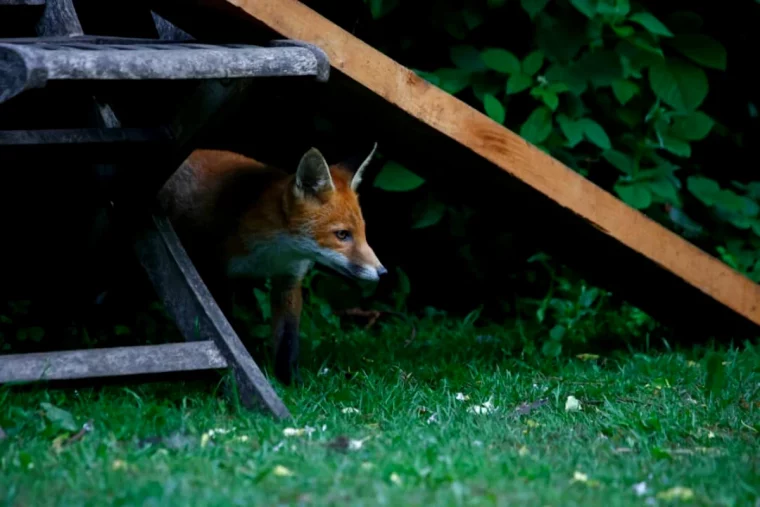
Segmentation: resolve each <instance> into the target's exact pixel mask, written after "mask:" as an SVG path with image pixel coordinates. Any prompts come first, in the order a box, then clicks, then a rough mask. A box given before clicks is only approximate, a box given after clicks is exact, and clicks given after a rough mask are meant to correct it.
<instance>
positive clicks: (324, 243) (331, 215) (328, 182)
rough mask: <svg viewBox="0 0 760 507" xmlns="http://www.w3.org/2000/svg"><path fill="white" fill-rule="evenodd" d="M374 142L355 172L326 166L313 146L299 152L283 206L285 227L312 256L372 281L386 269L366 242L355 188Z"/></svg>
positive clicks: (333, 267)
mask: <svg viewBox="0 0 760 507" xmlns="http://www.w3.org/2000/svg"><path fill="white" fill-rule="evenodd" d="M376 149H377V143H375V145H374V146H373V148H372V151H371V152H370V153H369V155H368V156H367V157H366V158H365V159H364V161H363V162H362V163H361V165H360V166H359V168H358V169H357V170H356V171H355V172H353V173H352V172H351V171H350V170H349V169H347V168H346V167H344V166H343V165H340V164H336V165H333V166H330V165H328V164H327V162H326V161H325V158H324V157H323V156H322V154H321V153H320V152H319V150H317V149H316V148H311V149H310V150H308V151H307V152H306V153H305V154H304V155H303V156H302V157H301V160H300V162H299V164H298V168H297V170H296V173H295V175H293V178H292V180H291V187H290V192H289V196H288V199H286V203H285V207H286V213H287V214H288V218H289V220H288V221H289V225H290V229H291V230H292V231H294V232H295V233H296V235H297V236H298V237H300V238H304V240H305V241H304V247H305V249H306V250H307V251H308V253H309V257H310V258H311V260H313V261H314V262H316V263H317V264H320V265H322V266H324V267H327V268H330V269H332V270H333V271H336V272H338V273H339V274H342V275H344V276H347V277H349V278H352V279H357V280H367V281H377V280H378V279H379V278H380V276H382V275H384V274H386V273H387V272H388V271H387V270H386V269H385V268H384V267H383V265H382V264H381V263H380V261H379V260H378V258H377V256H376V255H375V252H374V251H373V250H372V248H371V247H370V246H369V243H367V235H366V228H365V223H364V217H363V216H362V211H361V208H360V207H359V197H358V195H357V193H356V189H357V187H358V186H359V183H360V182H361V180H362V173H363V172H364V170H365V169H366V168H367V166H368V165H369V163H370V161H371V160H372V157H373V155H374V154H375V150H376Z"/></svg>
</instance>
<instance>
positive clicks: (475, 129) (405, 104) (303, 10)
mask: <svg viewBox="0 0 760 507" xmlns="http://www.w3.org/2000/svg"><path fill="white" fill-rule="evenodd" d="M227 1H228V2H229V4H231V5H232V6H235V7H237V8H239V9H240V10H241V11H242V12H244V13H246V14H247V15H249V16H251V17H252V18H255V20H257V21H258V22H260V23H262V24H264V25H265V26H266V27H268V28H269V29H271V30H273V31H275V32H277V33H279V34H280V35H282V36H284V37H287V38H292V39H297V40H302V41H305V42H309V43H312V44H315V45H317V46H319V47H320V48H322V49H323V50H324V51H325V52H326V54H327V55H328V57H329V59H330V63H331V65H332V66H333V68H335V69H337V70H339V71H340V72H341V73H343V74H345V75H346V76H348V77H349V78H350V79H352V80H354V81H356V82H357V83H359V84H361V85H362V86H364V87H366V88H367V89H369V90H370V91H372V92H374V93H375V94H377V95H379V96H381V97H383V98H384V99H385V100H386V101H387V102H388V103H389V105H392V106H394V107H397V108H399V109H401V110H403V111H404V112H406V113H408V114H410V115H412V116H414V117H416V118H417V119H419V120H420V121H421V122H423V123H424V124H426V125H428V126H430V127H432V128H433V129H435V130H436V131H438V132H440V133H441V134H444V135H445V136H448V137H449V138H451V139H453V140H455V141H457V142H459V143H461V144H462V145H463V146H466V147H467V148H468V149H469V150H471V151H472V152H473V153H475V154H477V155H479V156H480V157H482V158H484V159H486V160H487V161H489V162H491V163H492V164H494V165H495V166H496V167H498V168H499V169H501V170H502V171H504V172H506V173H508V174H509V175H511V176H513V177H515V178H517V179H519V180H521V181H522V182H524V183H526V184H527V185H529V186H530V187H532V188H533V189H535V190H537V191H539V192H540V193H542V194H544V195H545V196H547V197H548V198H550V199H551V200H553V201H554V202H556V203H557V204H559V205H560V206H562V207H564V208H566V209H567V210H568V211H572V212H573V213H575V214H577V215H579V216H580V217H582V218H583V219H585V220H588V221H589V222H590V223H592V224H594V225H595V226H596V227H597V228H598V229H599V230H600V231H602V232H603V233H604V234H607V235H609V236H610V237H612V238H614V239H615V240H617V241H618V242H620V243H622V244H623V245H625V246H627V247H629V248H630V249H632V250H633V251H635V252H637V253H639V254H641V255H643V256H645V257H646V258H648V259H649V260H651V261H652V262H654V263H656V264H657V265H659V266H661V267H662V268H664V269H666V270H667V271H670V272H671V273H673V274H674V275H676V276H677V277H679V278H681V279H682V280H684V281H685V282H687V283H688V284H690V285H692V286H693V287H695V288H697V289H698V290H699V291H701V292H703V293H704V294H706V295H708V296H710V297H711V298H713V299H714V300H715V301H717V302H719V303H721V304H723V305H725V306H726V307H728V308H730V309H731V310H733V311H734V312H736V313H737V314H739V315H741V316H743V317H744V318H745V319H747V320H748V321H750V322H752V323H754V324H755V325H760V286H758V285H757V284H755V283H753V282H752V281H751V280H749V279H748V278H746V277H744V276H742V275H741V274H740V273H738V272H736V271H735V270H733V269H731V268H730V267H728V266H727V265H725V264H724V263H722V262H720V261H719V260H718V259H716V258H714V257H712V256H710V255H708V254H707V253H705V252H704V251H702V250H700V249H699V248H697V247H696V246H694V245H692V244H691V243H689V242H688V241H686V240H684V239H683V238H681V237H680V236H678V235H677V234H675V233H673V232H671V231H669V230H667V229H666V228H664V227H662V226H661V225H659V224H658V223H657V222H655V221H653V220H651V219H649V218H648V217H646V216H645V215H644V214H642V213H640V212H638V211H636V210H635V209H633V208H631V207H629V206H627V205H626V204H625V203H623V202H622V201H620V200H619V199H617V198H616V197H615V196H613V195H612V194H610V193H608V192H606V191H604V190H603V189H601V188H600V187H598V186H596V185H595V184H593V183H592V182H590V181H589V180H587V179H585V178H584V177H583V176H581V175H579V174H578V173H576V172H574V171H572V170H571V169H569V168H568V167H566V166H565V165H563V164H562V163H560V162H559V161H557V160H555V159H554V158H552V157H551V156H549V155H547V154H545V153H544V152H542V151H541V150H539V149H538V148H536V147H534V146H533V145H531V144H530V143H528V142H527V141H525V140H524V139H522V138H521V137H520V136H519V135H517V134H515V133H514V132H511V131H510V130H508V129H506V128H505V127H503V126H502V125H499V124H498V123H496V122H494V121H493V120H491V119H490V118H488V117H487V116H486V115H484V114H482V113H480V112H479V111H477V110H475V109H474V108H472V107H470V106H469V105H467V104H465V103H464V102H462V101H460V100H459V99H457V98H455V97H453V96H451V95H449V94H448V93H446V92H444V91H443V90H441V89H439V88H437V87H435V86H433V85H431V84H430V83H428V82H426V81H425V80H423V79H422V78H420V77H419V76H417V75H416V74H414V73H413V72H412V71H410V70H409V69H407V68H405V67H403V66H402V65H400V64H398V63H397V62H396V61H394V60H392V59H391V58H388V57H387V56H385V55H384V54H382V53H381V52H380V51H378V50H376V49H374V48H372V47H371V46H369V45H367V44H365V43H364V42H362V41H361V40H359V39H357V38H356V37H354V36H352V35H351V34H350V33H348V32H347V31H345V30H343V29H342V28H340V27H338V26H337V25H335V24H334V23H332V22H330V21H329V20H327V19H326V18H324V17H322V16H320V15H319V14H317V13H316V12H314V11H313V10H311V9H310V8H308V7H306V6H305V5H303V4H302V3H300V2H298V1H297V0H278V1H277V2H267V1H261V0H227ZM647 283H650V284H651V283H652V282H651V281H647Z"/></svg>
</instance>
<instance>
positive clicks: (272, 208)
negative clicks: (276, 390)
mask: <svg viewBox="0 0 760 507" xmlns="http://www.w3.org/2000/svg"><path fill="white" fill-rule="evenodd" d="M373 153H374V149H373V151H372V153H371V154H370V156H369V157H367V160H366V161H365V163H364V164H362V166H361V167H360V168H359V170H358V171H357V172H361V171H362V170H363V168H364V167H366V163H367V162H368V161H369V159H370V158H371V156H372V154H373ZM360 179H361V175H360V174H358V175H357V174H356V173H353V172H351V171H350V170H348V169H347V168H345V167H344V166H342V165H339V164H334V165H332V166H328V165H327V163H326V162H325V161H324V158H322V155H321V154H319V152H318V151H316V150H314V149H312V150H310V151H309V152H307V153H306V154H304V156H303V157H302V159H301V162H300V164H299V166H298V169H297V170H296V171H295V173H287V172H285V171H282V170H280V169H277V168H273V167H270V166H267V165H265V164H262V163H260V162H258V161H256V160H253V159H251V158H248V157H245V156H242V155H240V154H237V153H232V152H228V151H220V150H196V151H195V152H193V153H192V154H191V156H190V157H188V159H187V160H186V161H185V163H184V164H183V165H182V167H180V168H179V169H178V170H177V171H176V173H175V174H174V175H172V177H171V178H170V179H169V180H168V181H167V182H166V184H165V185H164V187H163V188H162V190H161V192H160V193H159V202H160V203H161V205H162V206H163V209H164V211H165V212H166V213H167V215H168V216H169V218H170V220H171V221H172V223H173V225H174V226H175V228H176V229H177V232H178V234H179V235H180V238H182V241H183V244H185V246H186V248H187V249H188V251H189V252H190V254H191V256H193V257H194V260H195V261H196V265H198V267H199V270H200V271H202V275H203V276H204V280H207V283H209V284H210V286H211V285H215V286H217V285H219V284H220V282H219V279H222V278H229V277H252V278H271V279H272V280H273V282H274V283H273V292H272V308H273V334H274V344H275V345H274V346H275V361H276V365H275V374H276V375H277V377H278V378H279V379H280V380H281V381H283V382H284V383H286V384H288V383H290V380H291V370H293V371H294V372H295V374H296V376H298V374H297V364H296V359H297V355H298V339H297V338H298V337H297V335H298V327H299V321H300V313H301V294H300V290H301V280H302V278H303V276H304V275H305V274H306V272H307V271H308V269H310V268H311V267H312V265H313V264H315V263H317V264H322V265H324V266H326V267H328V268H332V269H333V270H334V271H336V272H338V273H340V274H342V275H345V276H348V277H350V278H355V279H365V280H373V281H376V280H377V279H378V278H379V276H380V275H382V274H384V273H385V272H386V270H385V268H384V267H383V266H382V265H381V264H380V261H379V260H378V258H377V256H376V255H375V253H374V251H373V250H372V248H371V247H370V246H369V244H368V243H367V236H366V227H365V222H364V218H363V216H362V212H361V208H360V206H359V199H358V195H357V194H356V188H355V187H356V185H358V182H359V181H360ZM285 363H287V364H285Z"/></svg>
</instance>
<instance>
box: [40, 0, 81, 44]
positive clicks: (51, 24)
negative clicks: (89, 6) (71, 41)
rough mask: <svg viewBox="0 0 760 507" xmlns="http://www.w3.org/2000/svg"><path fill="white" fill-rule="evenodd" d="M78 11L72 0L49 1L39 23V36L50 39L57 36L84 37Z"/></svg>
mask: <svg viewBox="0 0 760 507" xmlns="http://www.w3.org/2000/svg"><path fill="white" fill-rule="evenodd" d="M83 33H84V32H83V31H82V25H81V23H79V18H78V17H77V12H76V9H74V4H73V3H72V1H71V0H47V2H45V10H44V12H43V13H42V17H41V18H40V20H39V22H38V23H37V35H39V36H40V37H50V36H55V35H67V36H75V35H82V34H83Z"/></svg>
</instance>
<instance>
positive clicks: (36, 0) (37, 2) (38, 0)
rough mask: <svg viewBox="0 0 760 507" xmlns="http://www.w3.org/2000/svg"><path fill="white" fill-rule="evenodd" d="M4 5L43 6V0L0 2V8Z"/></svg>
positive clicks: (0, 0)
mask: <svg viewBox="0 0 760 507" xmlns="http://www.w3.org/2000/svg"><path fill="white" fill-rule="evenodd" d="M5 5H45V0H0V7H3V6H5Z"/></svg>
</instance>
